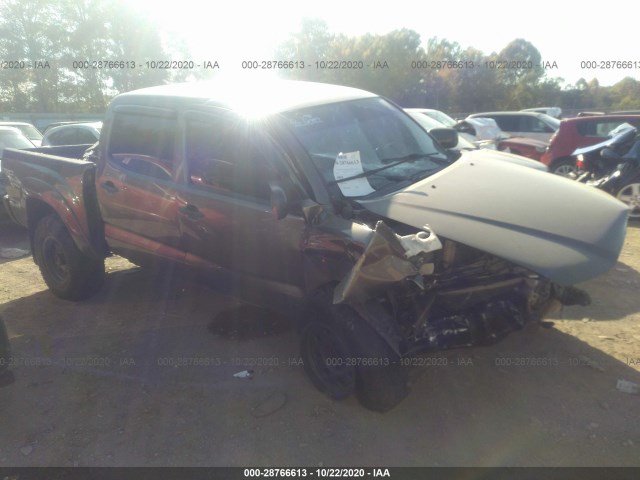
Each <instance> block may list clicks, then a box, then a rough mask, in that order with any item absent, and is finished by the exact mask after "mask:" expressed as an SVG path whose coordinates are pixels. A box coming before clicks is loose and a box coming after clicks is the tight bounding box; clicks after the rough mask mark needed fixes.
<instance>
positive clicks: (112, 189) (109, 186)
mask: <svg viewBox="0 0 640 480" xmlns="http://www.w3.org/2000/svg"><path fill="white" fill-rule="evenodd" d="M101 186H102V189H103V190H105V191H106V192H107V193H117V192H119V191H120V189H119V188H118V187H116V186H115V185H114V184H113V182H112V181H111V180H107V181H106V182H103V183H102V185H101Z"/></svg>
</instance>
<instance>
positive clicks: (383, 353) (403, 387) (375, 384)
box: [301, 293, 409, 412]
mask: <svg viewBox="0 0 640 480" xmlns="http://www.w3.org/2000/svg"><path fill="white" fill-rule="evenodd" d="M330 298H331V295H329V294H327V293H325V294H322V293H321V294H319V295H318V296H317V297H316V298H315V299H314V301H313V302H312V306H313V311H312V312H311V315H310V317H309V318H310V319H309V320H308V321H307V323H306V324H305V326H304V328H303V329H302V335H301V352H302V360H303V363H304V369H305V372H306V374H307V375H308V376H309V378H310V379H311V382H312V383H313V384H314V385H315V386H316V388H318V390H320V391H321V392H323V393H325V394H327V395H328V396H329V397H331V398H333V399H336V400H342V399H344V398H347V397H348V396H350V395H351V394H352V393H354V392H355V393H356V396H357V397H358V400H359V401H360V403H361V404H362V405H363V406H364V407H365V408H368V409H369V410H373V411H376V412H386V411H389V410H391V409H392V408H393V407H395V406H396V405H398V404H399V403H400V402H401V401H402V400H403V399H404V398H406V396H407V395H408V394H409V372H408V369H407V368H404V367H402V366H401V365H400V357H399V356H398V355H397V354H396V353H395V352H394V351H393V349H392V348H391V347H390V346H389V344H388V343H387V342H386V341H385V340H384V339H383V338H382V337H381V336H380V335H379V334H378V333H377V332H376V331H375V329H374V328H373V327H372V326H371V325H369V324H368V323H367V322H366V321H365V320H364V319H363V318H361V317H360V315H358V314H357V312H355V311H354V310H353V309H352V308H350V307H348V306H345V305H331V303H330V300H329V299H330Z"/></svg>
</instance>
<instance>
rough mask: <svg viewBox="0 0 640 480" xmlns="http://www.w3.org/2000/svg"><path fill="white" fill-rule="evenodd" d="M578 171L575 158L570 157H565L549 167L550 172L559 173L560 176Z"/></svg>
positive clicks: (566, 175) (569, 175)
mask: <svg viewBox="0 0 640 480" xmlns="http://www.w3.org/2000/svg"><path fill="white" fill-rule="evenodd" d="M577 172H578V168H577V167H576V162H575V160H573V159H571V158H565V159H564V160H560V161H559V162H557V163H556V164H555V165H554V166H553V167H551V173H554V174H556V175H560V176H562V177H571V176H572V175H574V174H576V173H577Z"/></svg>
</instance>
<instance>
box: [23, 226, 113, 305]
mask: <svg viewBox="0 0 640 480" xmlns="http://www.w3.org/2000/svg"><path fill="white" fill-rule="evenodd" d="M33 255H34V257H35V261H36V263H37V264H38V267H39V268H40V273H41V274H42V278H43V279H44V281H45V283H46V284H47V286H48V287H49V290H51V291H52V292H53V294H54V295H56V296H57V297H60V298H64V299H65V300H82V299H85V298H87V297H89V296H90V295H92V294H93V293H94V292H96V291H97V290H98V289H99V288H100V287H101V286H102V283H103V281H104V262H103V261H102V260H97V259H94V258H91V257H89V256H88V255H85V254H84V253H82V252H81V251H80V250H79V249H78V247H77V246H76V244H75V243H74V242H73V239H72V238H71V235H69V232H68V231H67V229H66V227H65V226H64V224H63V223H62V221H61V220H60V218H59V217H58V216H57V215H55V214H52V215H49V216H47V217H44V218H42V219H41V220H40V221H39V222H38V224H37V225H36V229H35V232H34V234H33Z"/></svg>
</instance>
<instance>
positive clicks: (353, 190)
mask: <svg viewBox="0 0 640 480" xmlns="http://www.w3.org/2000/svg"><path fill="white" fill-rule="evenodd" d="M282 115H283V116H284V117H285V119H286V121H287V123H288V125H289V128H290V129H291V130H292V132H293V134H294V135H295V136H296V137H297V139H298V140H299V141H300V143H301V144H302V146H303V147H304V148H305V149H306V151H307V152H308V153H309V156H310V157H311V159H312V160H313V163H314V165H315V166H316V168H317V170H318V172H320V174H321V175H322V178H323V179H324V181H325V183H326V184H327V185H328V186H329V187H337V188H338V189H339V190H340V192H341V193H342V195H343V196H345V197H362V196H366V195H371V194H374V193H376V192H386V191H391V190H395V189H397V188H401V187H403V186H405V185H407V183H413V182H415V181H417V180H419V179H421V178H424V177H426V176H429V175H431V174H433V173H435V172H436V171H438V170H441V169H442V168H444V167H446V166H448V165H449V164H450V163H451V160H449V159H448V158H447V155H446V153H445V152H443V151H442V150H440V149H439V147H438V146H436V144H435V143H434V141H433V139H432V138H431V137H430V136H429V135H428V134H427V133H426V132H425V131H424V130H423V129H422V128H421V127H420V126H419V125H417V124H416V123H415V122H413V121H412V120H411V119H410V118H409V117H407V116H406V115H405V114H404V113H403V112H402V111H400V110H399V109H397V108H396V107H394V106H393V105H391V104H390V103H389V102H387V101H386V100H384V99H382V98H367V99H362V100H354V101H349V102H342V103H332V104H328V105H319V106H315V107H309V108H304V109H299V110H293V111H290V112H285V113H283V114H282Z"/></svg>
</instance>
